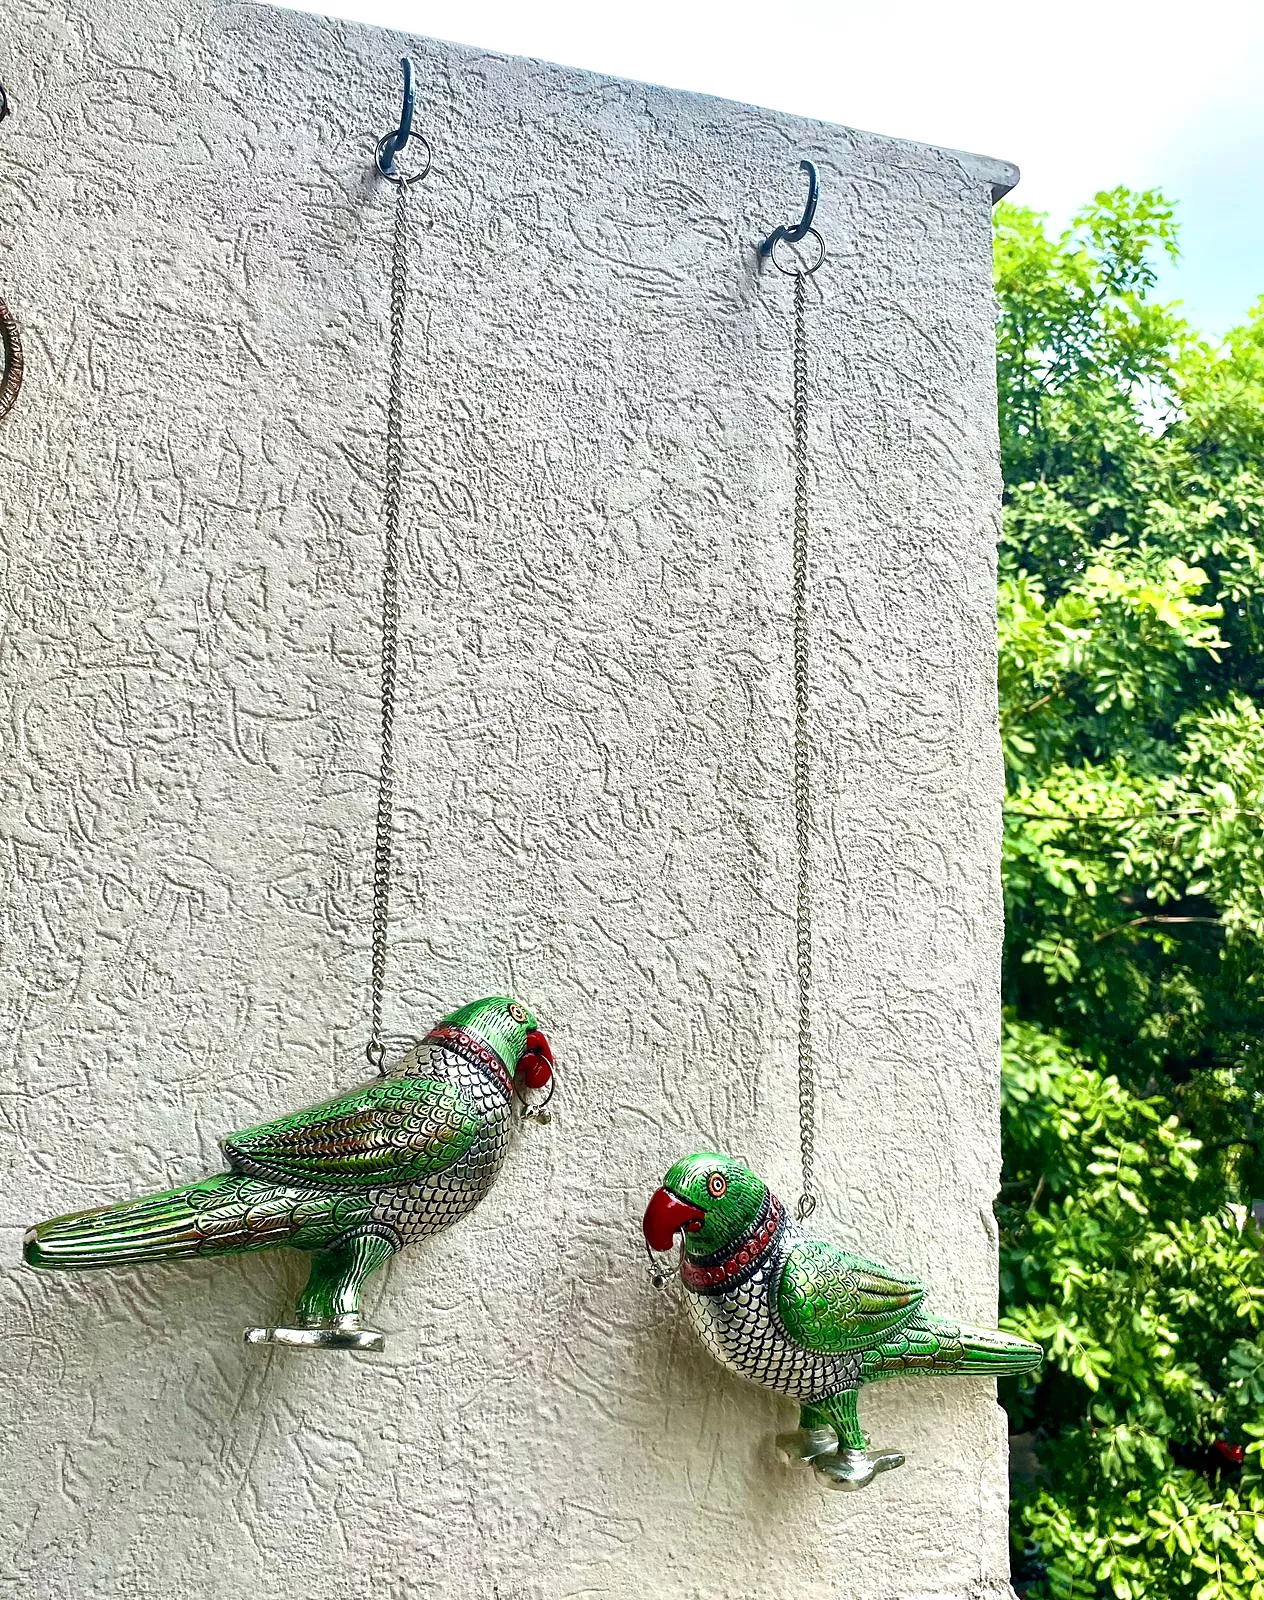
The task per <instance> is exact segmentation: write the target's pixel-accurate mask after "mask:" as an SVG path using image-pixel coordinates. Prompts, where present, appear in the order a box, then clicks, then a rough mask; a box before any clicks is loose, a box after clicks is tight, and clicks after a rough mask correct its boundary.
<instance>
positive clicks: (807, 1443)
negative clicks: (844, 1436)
mask: <svg viewBox="0 0 1264 1600" xmlns="http://www.w3.org/2000/svg"><path fill="white" fill-rule="evenodd" d="M774 1443H775V1445H776V1448H777V1451H778V1453H779V1455H780V1456H781V1459H782V1460H783V1461H786V1462H793V1461H815V1460H817V1458H818V1457H820V1456H827V1455H832V1454H833V1453H834V1452H835V1451H836V1450H837V1449H838V1435H837V1434H836V1433H835V1432H834V1430H833V1428H796V1429H795V1430H794V1432H793V1433H779V1434H778V1435H777V1437H776V1439H775V1440H774Z"/></svg>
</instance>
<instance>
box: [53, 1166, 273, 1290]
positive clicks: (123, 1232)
mask: <svg viewBox="0 0 1264 1600" xmlns="http://www.w3.org/2000/svg"><path fill="white" fill-rule="evenodd" d="M260 1187H261V1186H260V1185H259V1183H258V1182H257V1181H255V1180H253V1179H250V1178H244V1177H242V1176H240V1175H239V1174H237V1173H232V1172H225V1173H219V1174H217V1175H216V1176H215V1177H213V1178H203V1179H201V1180H200V1181H199V1182H197V1183H190V1184H186V1185H185V1186H184V1187H183V1188H181V1189H168V1190H166V1191H164V1192H163V1193H162V1194H151V1195H145V1196H144V1197H143V1198H141V1199H139V1200H124V1201H121V1202H120V1203H119V1204H117V1205H111V1206H99V1207H97V1208H96V1209H95V1210H92V1211H75V1212H72V1213H71V1214H70V1215H68V1216H64V1217H53V1218H51V1219H50V1220H49V1221H48V1222H37V1223H36V1224H35V1226H34V1227H33V1228H29V1229H28V1230H27V1234H26V1240H25V1243H24V1245H23V1250H22V1253H23V1255H24V1256H25V1258H26V1261H27V1263H28V1265H30V1266H32V1267H49V1268H53V1267H59V1268H67V1267H115V1266H125V1265H127V1264H128V1263H129V1262H134V1261H165V1260H171V1259H175V1258H179V1257H181V1256H198V1255H218V1254H219V1253H220V1252H222V1251H225V1250H241V1249H252V1248H259V1247H260V1246H264V1245H268V1244H279V1243H281V1242H283V1240H284V1239H285V1238H286V1237H288V1235H289V1234H290V1233H292V1232H293V1231H294V1218H293V1212H292V1211H285V1210H281V1209H280V1208H278V1210H277V1211H276V1213H274V1214H273V1215H267V1214H265V1215H263V1216H261V1215H260V1211H261V1209H262V1208H260V1206H259V1197H260ZM248 1217H249V1226H247V1218H248ZM269 1224H273V1226H269Z"/></svg>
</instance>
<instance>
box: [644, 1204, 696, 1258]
mask: <svg viewBox="0 0 1264 1600" xmlns="http://www.w3.org/2000/svg"><path fill="white" fill-rule="evenodd" d="M706 1220H707V1214H706V1212H705V1211H703V1210H702V1209H701V1207H699V1206H691V1205H690V1204H689V1202H688V1200H679V1199H677V1197H676V1196H675V1195H674V1194H672V1193H671V1191H670V1190H668V1189H655V1191H654V1193H653V1194H652V1195H651V1196H650V1203H649V1205H647V1206H646V1208H645V1216H644V1217H643V1218H642V1220H641V1230H642V1232H643V1233H644V1234H645V1242H646V1244H647V1245H649V1247H650V1249H651V1250H661V1251H666V1250H670V1249H671V1247H672V1245H673V1244H675V1242H676V1235H677V1234H678V1233H679V1232H680V1230H681V1229H682V1228H683V1229H684V1230H685V1232H686V1233H695V1232H697V1230H698V1229H699V1228H700V1227H701V1226H702V1224H703V1223H704V1222H705V1221H706Z"/></svg>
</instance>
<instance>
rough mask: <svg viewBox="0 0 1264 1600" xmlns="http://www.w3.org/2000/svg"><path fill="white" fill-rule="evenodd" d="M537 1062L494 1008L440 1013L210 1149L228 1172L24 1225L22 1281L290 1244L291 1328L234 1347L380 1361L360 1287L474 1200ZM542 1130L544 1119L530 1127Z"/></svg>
mask: <svg viewBox="0 0 1264 1600" xmlns="http://www.w3.org/2000/svg"><path fill="white" fill-rule="evenodd" d="M552 1075H553V1052H552V1050H551V1048H550V1046H549V1043H548V1040H547V1039H546V1038H545V1036H544V1035H543V1033H541V1032H540V1030H539V1028H538V1027H537V1026H536V1020H535V1018H534V1017H533V1016H532V1014H531V1013H530V1011H528V1010H527V1008H526V1007H525V1006H524V1005H520V1004H519V1002H518V1001H517V1000H511V999H508V998H506V997H504V996H493V997H492V998H490V999H486V1000H475V1001H473V1002H472V1003H471V1004H469V1005H466V1006H462V1007H461V1008H460V1010H458V1011H453V1012H451V1013H450V1014H449V1015H448V1016H446V1017H444V1018H443V1020H442V1021H441V1022H440V1023H438V1024H437V1025H436V1026H435V1027H433V1028H432V1029H431V1030H430V1032H429V1033H428V1034H427V1035H426V1037H425V1038H424V1039H423V1040H422V1042H421V1043H420V1044H419V1045H417V1046H416V1047H415V1048H414V1049H412V1050H410V1051H409V1052H408V1053H407V1054H406V1055H404V1056H402V1057H401V1058H400V1059H399V1060H398V1061H395V1062H393V1063H392V1064H391V1065H390V1066H389V1067H388V1068H387V1069H386V1075H385V1076H384V1077H382V1078H380V1079H377V1080H375V1081H374V1082H371V1083H368V1084H365V1085H364V1086H363V1087H362V1088H359V1089H353V1090H352V1091H351V1093H349V1094H343V1095H339V1096H337V1098H335V1099H333V1100H326V1101H324V1102H323V1103H322V1104H321V1105H316V1106H310V1107H308V1109H307V1110H305V1111H295V1112H293V1113H291V1114H290V1115H289V1116H287V1117H280V1118H278V1119H277V1120H276V1121H275V1122H265V1123H262V1124H261V1125H260V1126H259V1127H257V1128H248V1129H247V1130H246V1131H245V1132H244V1133H237V1134H233V1135H232V1136H231V1137H230V1138H227V1139H225V1140H223V1141H222V1146H221V1147H222V1149H223V1152H224V1156H225V1158H226V1160H227V1162H228V1166H229V1168H230V1170H229V1171H228V1172H217V1173H215V1174H213V1175H212V1176H211V1177H207V1178H201V1179H199V1180H198V1181H197V1182H195V1183H188V1184H184V1185H183V1186H182V1187H181V1188H179V1189H168V1190H166V1191H165V1192H164V1193H162V1194H152V1195H146V1196H144V1197H143V1198H142V1199H139V1200H124V1201H122V1202H120V1203H119V1204H117V1205H110V1206H101V1207H98V1208H96V1209H95V1210H92V1211H76V1212H73V1213H71V1214H70V1215H69V1216H64V1217H53V1218H52V1219H51V1221H48V1222H37V1223H36V1224H35V1226H34V1227H33V1228H29V1229H28V1230H27V1234H26V1242H25V1247H24V1254H25V1257H26V1260H27V1262H28V1263H29V1264H30V1265H31V1266H32V1267H40V1268H81V1267H113V1266H125V1265H131V1264H133V1263H135V1262H142V1261H166V1260H173V1259H176V1258H187V1257H190V1256H214V1255H229V1254H234V1253H236V1252H239V1251H243V1250H267V1249H270V1248H272V1246H274V1245H290V1246H292V1247H294V1248H295V1249H298V1250H308V1251H310V1252H311V1254H312V1265H311V1272H310V1275H309V1278H308V1282H307V1287H306V1289H305V1290H304V1291H303V1294H302V1296H301V1298H300V1299H299V1302H298V1306H297V1309H296V1313H295V1316H294V1319H293V1321H294V1326H292V1327H272V1328H248V1329H247V1330H246V1342H247V1343H248V1344H284V1345H293V1346H297V1347H300V1348H301V1347H315V1346H323V1347H325V1348H330V1347H334V1348H341V1349H353V1350H381V1349H383V1348H384V1347H385V1343H386V1336H385V1334H384V1333H382V1332H380V1331H379V1330H378V1329H375V1328H366V1327H365V1326H364V1325H363V1322H362V1320H361V1314H360V1297H361V1294H362V1293H363V1291H364V1286H365V1282H366V1281H367V1279H368V1277H369V1275H370V1274H371V1273H372V1272H374V1271H375V1270H376V1269H377V1268H378V1267H380V1266H381V1265H382V1264H383V1262H385V1261H387V1260H388V1259H389V1258H390V1257H391V1256H393V1255H394V1254H395V1252H396V1251H397V1250H400V1249H402V1248H403V1246H404V1245H406V1244H411V1243H412V1242H413V1241H414V1240H417V1239H424V1238H425V1237H426V1236H427V1235H428V1234H432V1233H437V1232H438V1231H439V1229H440V1228H445V1227H447V1225H448V1224H449V1223H450V1222H455V1221H456V1219H457V1218H458V1217H462V1216H464V1215H465V1213H466V1212H467V1211H470V1210H472V1209H473V1207H474V1206H476V1205H477V1204H478V1202H479V1201H480V1200H481V1199H482V1198H483V1196H484V1195H485V1194H486V1193H487V1191H488V1190H489V1189H490V1188H491V1186H492V1183H493V1182H494V1181H495V1178H496V1175H497V1173H498V1172H499V1171H500V1167H501V1163H502V1162H503V1161H504V1158H505V1153H506V1150H507V1149H508V1145H509V1130H510V1126H511V1123H512V1121H513V1099H514V1093H515V1090H516V1091H517V1092H518V1094H519V1097H520V1098H521V1099H522V1101H523V1103H524V1106H525V1107H526V1110H525V1112H524V1114H526V1115H531V1114H539V1113H538V1110H533V1108H532V1106H531V1105H529V1104H528V1102H529V1100H530V1099H531V1095H530V1094H529V1093H528V1091H537V1090H548V1091H549V1094H550V1095H551V1093H552ZM542 1120H547V1119H546V1118H542Z"/></svg>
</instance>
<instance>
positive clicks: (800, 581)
mask: <svg viewBox="0 0 1264 1600" xmlns="http://www.w3.org/2000/svg"><path fill="white" fill-rule="evenodd" d="M807 278H808V274H807V273H806V272H802V271H801V272H796V273H795V275H794V403H793V411H792V434H793V451H794V550H793V557H792V563H791V569H792V579H793V609H794V836H795V844H796V847H797V852H798V875H797V885H796V893H795V919H794V956H795V967H796V970H797V972H798V979H799V1150H800V1152H801V1154H802V1158H803V1189H802V1192H801V1193H800V1195H799V1203H798V1205H797V1206H796V1208H795V1211H796V1214H797V1216H798V1217H799V1220H800V1221H803V1220H804V1219H805V1218H807V1217H810V1216H811V1215H812V1213H813V1212H814V1211H815V1210H816V1190H815V1185H814V1181H813V1177H814V1174H813V1168H814V1164H815V1160H816V1072H815V1066H814V1063H813V1059H812V873H811V866H812V784H811V780H812V766H811V754H812V752H811V745H810V743H809V739H808V706H809V696H810V688H811V680H810V677H809V661H810V658H809V651H808V644H809V639H808V473H809V461H808V346H807Z"/></svg>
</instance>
